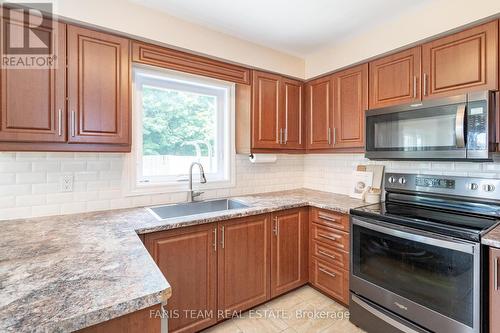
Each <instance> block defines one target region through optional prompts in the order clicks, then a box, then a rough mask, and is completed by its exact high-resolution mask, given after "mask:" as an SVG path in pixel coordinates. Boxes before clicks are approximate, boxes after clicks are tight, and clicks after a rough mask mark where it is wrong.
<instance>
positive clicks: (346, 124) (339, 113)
mask: <svg viewBox="0 0 500 333" xmlns="http://www.w3.org/2000/svg"><path fill="white" fill-rule="evenodd" d="M333 88H334V95H333V101H334V104H333V114H334V117H333V148H362V147H364V146H365V111H366V110H367V109H368V64H364V65H360V66H356V67H353V68H350V69H347V70H345V71H342V72H339V73H336V74H335V76H334V78H333Z"/></svg>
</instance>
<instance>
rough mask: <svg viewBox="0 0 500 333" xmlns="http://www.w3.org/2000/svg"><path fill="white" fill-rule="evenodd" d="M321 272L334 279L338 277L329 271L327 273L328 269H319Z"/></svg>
mask: <svg viewBox="0 0 500 333" xmlns="http://www.w3.org/2000/svg"><path fill="white" fill-rule="evenodd" d="M319 271H320V272H323V273H325V274H326V275H330V276H331V277H333V278H334V277H337V274H335V273H332V272H329V271H327V270H326V269H323V268H321V267H320V268H319Z"/></svg>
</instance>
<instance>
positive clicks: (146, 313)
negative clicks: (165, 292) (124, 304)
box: [76, 304, 162, 333]
mask: <svg viewBox="0 0 500 333" xmlns="http://www.w3.org/2000/svg"><path fill="white" fill-rule="evenodd" d="M160 313H161V305H159V304H158V305H155V306H152V307H149V308H145V309H142V310H139V311H136V312H132V313H129V314H127V315H124V316H121V317H118V318H115V319H111V320H108V321H105V322H102V323H100V324H97V325H94V326H90V327H86V328H84V329H81V330H78V331H76V332H77V333H162V332H161V316H160Z"/></svg>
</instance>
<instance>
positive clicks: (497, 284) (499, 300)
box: [490, 247, 500, 333]
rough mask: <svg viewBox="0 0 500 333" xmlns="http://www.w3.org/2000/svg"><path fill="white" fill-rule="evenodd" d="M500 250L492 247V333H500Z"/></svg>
mask: <svg viewBox="0 0 500 333" xmlns="http://www.w3.org/2000/svg"><path fill="white" fill-rule="evenodd" d="M499 261H500V249H496V248H492V247H490V333H496V332H500V317H499V316H498V309H500V280H499V277H498V272H499V264H500V262H499Z"/></svg>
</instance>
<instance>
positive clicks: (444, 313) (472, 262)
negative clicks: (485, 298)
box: [350, 216, 481, 333]
mask: <svg viewBox="0 0 500 333" xmlns="http://www.w3.org/2000/svg"><path fill="white" fill-rule="evenodd" d="M351 238H352V239H351V279H350V288H351V291H352V292H353V293H355V294H358V295H360V296H362V297H364V298H366V299H368V300H370V301H372V302H374V303H376V304H378V305H380V306H382V307H384V308H386V309H388V310H390V311H392V312H394V313H396V314H398V315H400V316H402V317H404V318H405V319H407V320H410V321H412V322H414V323H417V324H418V325H420V326H422V327H423V328H425V329H428V330H430V331H435V332H440V333H460V332H480V288H481V282H480V244H476V243H470V242H466V241H461V240H456V239H449V238H445V237H441V236H437V235H435V234H430V233H427V232H423V231H419V230H415V229H410V228H406V227H402V226H397V225H393V224H388V223H384V222H379V221H372V220H369V219H365V218H358V217H354V216H353V217H352V224H351Z"/></svg>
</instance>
